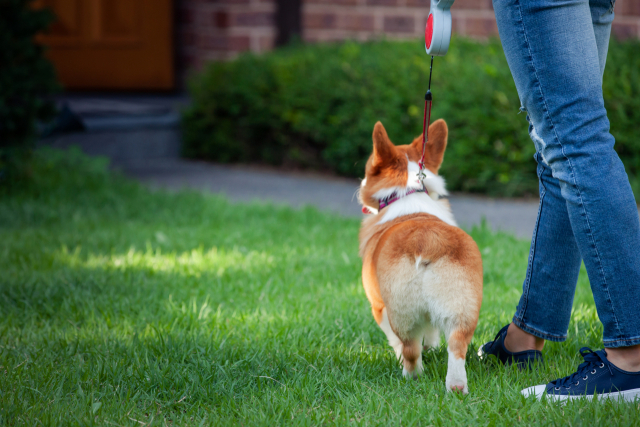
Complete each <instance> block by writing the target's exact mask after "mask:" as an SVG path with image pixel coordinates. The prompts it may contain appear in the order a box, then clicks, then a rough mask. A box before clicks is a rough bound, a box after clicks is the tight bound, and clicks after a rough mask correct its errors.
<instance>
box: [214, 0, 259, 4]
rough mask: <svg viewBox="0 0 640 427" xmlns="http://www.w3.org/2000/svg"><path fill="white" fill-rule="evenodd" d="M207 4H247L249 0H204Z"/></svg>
mask: <svg viewBox="0 0 640 427" xmlns="http://www.w3.org/2000/svg"><path fill="white" fill-rule="evenodd" d="M203 2H204V3H208V4H248V3H251V0H204V1H203Z"/></svg>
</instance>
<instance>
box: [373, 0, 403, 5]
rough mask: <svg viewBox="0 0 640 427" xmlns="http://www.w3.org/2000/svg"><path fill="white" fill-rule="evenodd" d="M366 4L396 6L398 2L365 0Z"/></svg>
mask: <svg viewBox="0 0 640 427" xmlns="http://www.w3.org/2000/svg"><path fill="white" fill-rule="evenodd" d="M367 4H368V5H372V6H396V5H397V4H398V0H367Z"/></svg>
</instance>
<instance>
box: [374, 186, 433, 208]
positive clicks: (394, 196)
mask: <svg viewBox="0 0 640 427" xmlns="http://www.w3.org/2000/svg"><path fill="white" fill-rule="evenodd" d="M413 193H427V194H429V193H428V192H427V190H426V189H425V188H421V189H416V188H412V189H411V190H409V191H407V192H406V193H405V194H404V196H398V193H396V192H394V193H393V194H391V195H390V196H389V197H386V198H384V199H382V200H380V209H378V211H381V210H382V209H384V208H386V207H387V206H389V205H390V204H391V203H393V202H397V201H398V200H400V199H402V198H403V197H407V196H408V195H409V194H413Z"/></svg>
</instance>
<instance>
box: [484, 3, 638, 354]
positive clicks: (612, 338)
mask: <svg viewBox="0 0 640 427" xmlns="http://www.w3.org/2000/svg"><path fill="white" fill-rule="evenodd" d="M493 7H494V10H495V14H496V19H497V21H498V29H499V32H500V38H501V40H502V45H503V48H504V52H505V55H506V57H507V62H508V63H509V68H510V69H511V74H512V75H513V79H514V81H515V84H516V87H517V90H518V94H519V96H520V101H521V103H522V107H523V108H522V109H523V110H526V112H527V114H528V117H527V119H528V120H529V123H530V125H529V133H530V135H531V139H532V140H533V142H534V144H535V146H536V155H535V158H536V161H537V162H538V177H539V180H540V185H539V187H540V208H539V211H538V219H537V221H536V226H535V229H534V232H533V237H532V240H531V251H530V253H529V265H528V268H527V275H526V278H525V281H524V284H523V290H522V297H521V298H520V302H519V304H518V307H517V308H516V313H515V316H514V318H513V322H514V323H515V324H516V325H517V326H518V327H520V328H522V329H523V330H525V331H526V332H529V333H531V334H533V335H535V336H537V337H540V338H544V339H547V340H550V341H563V340H565V339H566V337H567V330H568V327H569V319H570V316H571V307H572V305H573V296H574V293H575V288H576V283H577V279H578V272H579V270H580V263H581V260H584V263H585V266H586V268H587V273H588V274H589V281H590V283H591V290H592V292H593V296H594V299H595V302H596V308H597V311H598V317H599V318H600V321H601V322H602V324H603V326H604V337H603V341H604V345H605V347H625V346H631V345H635V344H640V220H639V219H638V210H637V207H636V202H635V199H634V196H633V193H632V191H631V186H630V185H629V178H628V177H627V174H626V172H625V170H624V166H623V165H622V162H621V161H620V158H619V157H618V155H617V154H616V152H615V151H614V149H613V145H614V138H613V136H612V135H611V134H610V133H609V120H608V119H607V112H606V110H605V108H604V100H603V97H602V73H603V71H604V65H605V62H606V57H607V48H608V44H609V35H610V32H611V21H612V20H613V1H610V0H591V1H589V0H493Z"/></svg>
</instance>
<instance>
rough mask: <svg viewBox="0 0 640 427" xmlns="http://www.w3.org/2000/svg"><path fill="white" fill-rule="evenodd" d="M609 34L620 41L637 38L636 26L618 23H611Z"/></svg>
mask: <svg viewBox="0 0 640 427" xmlns="http://www.w3.org/2000/svg"><path fill="white" fill-rule="evenodd" d="M611 32H612V33H613V35H614V36H615V38H617V39H620V40H624V39H630V38H634V37H638V24H630V23H619V22H615V21H613V25H612V26H611Z"/></svg>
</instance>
